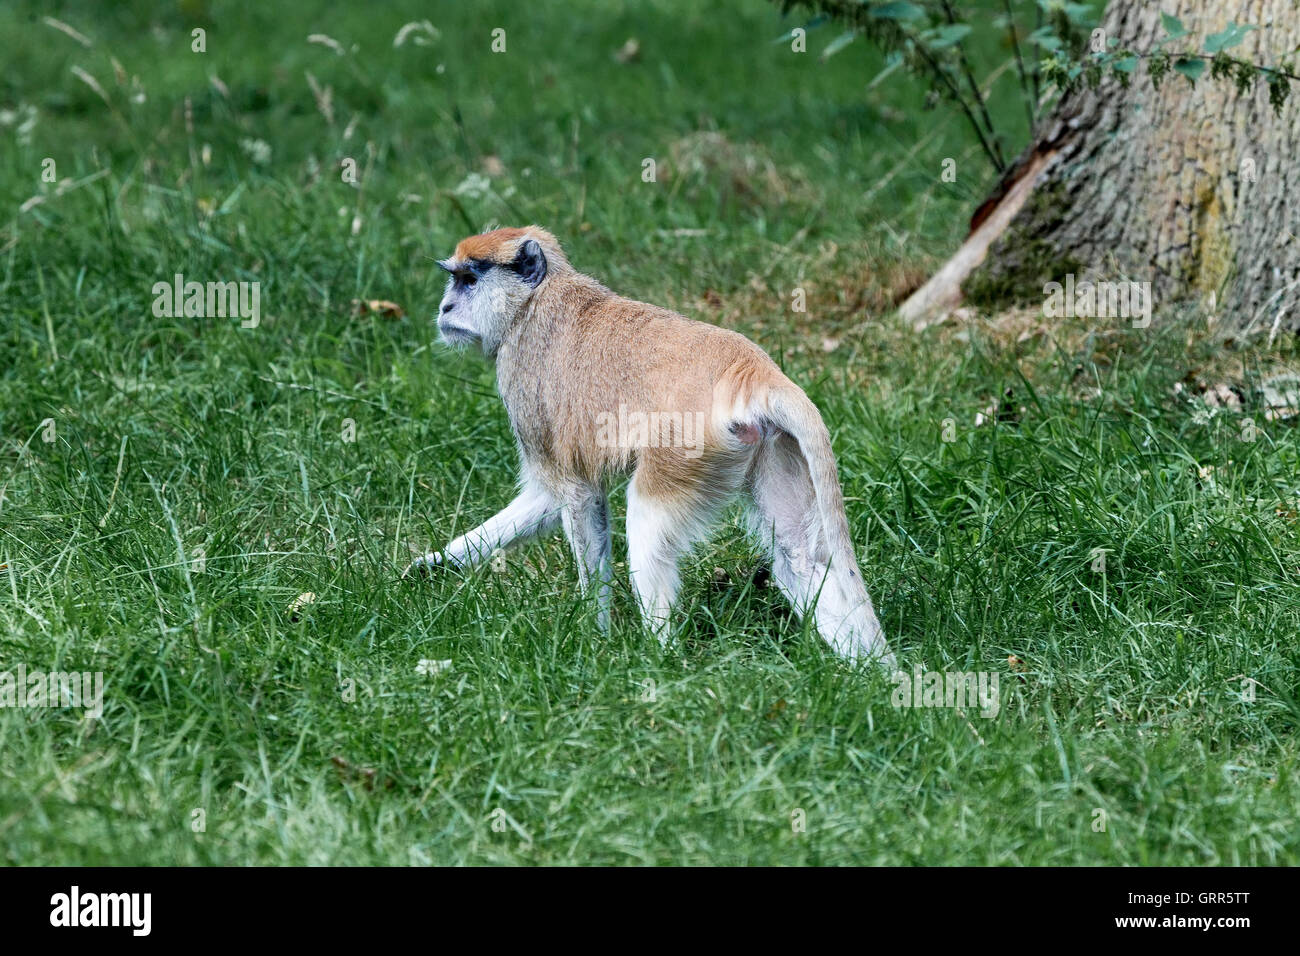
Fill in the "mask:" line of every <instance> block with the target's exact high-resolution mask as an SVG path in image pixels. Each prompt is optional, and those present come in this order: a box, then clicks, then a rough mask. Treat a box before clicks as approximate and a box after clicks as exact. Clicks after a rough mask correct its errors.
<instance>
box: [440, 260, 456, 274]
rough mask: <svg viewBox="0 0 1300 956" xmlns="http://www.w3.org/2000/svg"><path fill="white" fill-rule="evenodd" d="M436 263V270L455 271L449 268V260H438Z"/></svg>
mask: <svg viewBox="0 0 1300 956" xmlns="http://www.w3.org/2000/svg"><path fill="white" fill-rule="evenodd" d="M437 262H438V268H439V269H441V270H442V271H443V272H453V271H455V270H453V269H452V267H451V260H450V259H439V260H437Z"/></svg>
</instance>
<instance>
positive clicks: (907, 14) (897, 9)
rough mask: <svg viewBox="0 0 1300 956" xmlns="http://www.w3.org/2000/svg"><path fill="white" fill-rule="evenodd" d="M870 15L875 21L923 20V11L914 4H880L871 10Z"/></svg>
mask: <svg viewBox="0 0 1300 956" xmlns="http://www.w3.org/2000/svg"><path fill="white" fill-rule="evenodd" d="M871 15H872V16H873V17H875V18H876V19H877V20H923V19H925V9H924V8H922V7H918V6H917V5H916V4H915V3H882V4H881V5H880V6H878V7H872V8H871Z"/></svg>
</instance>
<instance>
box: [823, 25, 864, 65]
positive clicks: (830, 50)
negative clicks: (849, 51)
mask: <svg viewBox="0 0 1300 956" xmlns="http://www.w3.org/2000/svg"><path fill="white" fill-rule="evenodd" d="M857 37H858V35H857V34H856V33H854V32H853V31H852V30H849V31H848V32H846V33H841V34H840V35H839V36H837V37H836V38H835V39H834V40H832V41H831V42H830V43H828V44H826V49H824V50H822V56H821V58H822V61H823V62H825V61H826V60H829V59H830V58H831V57H833V56H834V55H835V54H836V53H839V52H840V50H843V49H844V48H845V47H846V46H848V45H849V44H850V43H852V42H853V41H854V40H856V39H857Z"/></svg>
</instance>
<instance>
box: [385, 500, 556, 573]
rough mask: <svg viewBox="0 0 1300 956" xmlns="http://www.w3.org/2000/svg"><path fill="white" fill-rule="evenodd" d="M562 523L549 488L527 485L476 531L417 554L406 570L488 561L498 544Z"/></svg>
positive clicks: (424, 570) (518, 540) (505, 544)
mask: <svg viewBox="0 0 1300 956" xmlns="http://www.w3.org/2000/svg"><path fill="white" fill-rule="evenodd" d="M559 523H560V506H559V504H557V503H556V501H555V499H554V498H553V497H552V496H551V495H550V494H549V493H547V492H546V491H544V490H542V489H541V488H537V487H535V486H531V485H530V486H527V487H525V488H524V490H523V491H521V492H520V493H519V496H518V497H516V498H515V500H514V501H512V502H510V504H508V505H506V506H505V508H503V509H502V510H501V511H500V512H498V513H497V514H495V515H493V516H492V517H491V518H489V519H488V520H487V521H485V522H483V523H482V524H481V525H479V526H478V527H477V528H475V529H474V530H473V531H469V532H467V533H465V534H463V535H461V536H460V537H459V538H456V539H455V540H454V541H452V542H451V543H450V544H448V545H447V547H445V548H443V549H442V551H440V552H439V551H432V552H430V553H429V554H426V555H424V556H423V557H420V558H416V559H415V560H414V561H412V562H411V565H410V567H408V568H407V569H406V571H405V572H403V574H402V577H407V576H408V575H410V574H412V573H413V572H418V573H428V571H429V570H430V569H431V568H436V567H444V566H445V567H453V568H468V567H473V566H474V565H476V564H480V563H482V562H483V561H486V560H487V559H488V558H490V557H491V556H492V552H493V551H495V550H496V549H497V548H509V547H512V546H513V545H516V544H520V543H521V542H523V541H526V540H528V539H530V538H534V537H537V536H538V535H541V534H545V533H547V532H549V531H552V530H554V528H555V526H556V525H558V524H559Z"/></svg>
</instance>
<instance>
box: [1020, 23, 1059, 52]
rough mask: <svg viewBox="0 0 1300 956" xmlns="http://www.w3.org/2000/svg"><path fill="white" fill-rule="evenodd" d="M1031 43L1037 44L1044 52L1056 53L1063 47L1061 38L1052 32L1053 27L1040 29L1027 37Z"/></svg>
mask: <svg viewBox="0 0 1300 956" xmlns="http://www.w3.org/2000/svg"><path fill="white" fill-rule="evenodd" d="M1027 39H1028V41H1029V42H1030V43H1034V44H1037V45H1038V46H1040V47H1042V48H1043V49H1044V50H1050V51H1052V52H1053V53H1055V52H1056V51H1057V50H1059V49H1060V48H1061V46H1062V44H1061V38H1060V37H1058V36H1057V35H1056V34H1055V33H1053V32H1052V29H1051V27H1039V28H1038V29H1037V30H1035V31H1034V32H1033V33H1031V34H1029V36H1028V37H1027Z"/></svg>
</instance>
